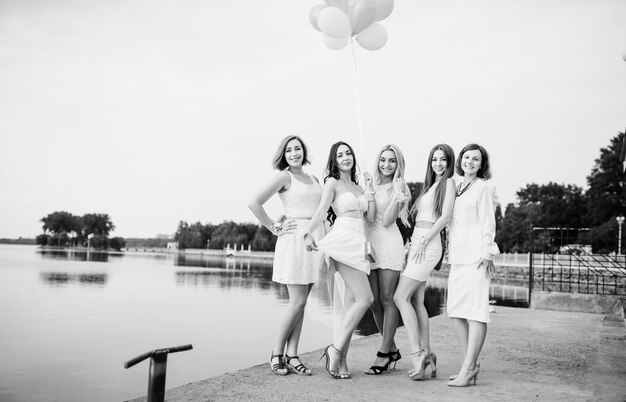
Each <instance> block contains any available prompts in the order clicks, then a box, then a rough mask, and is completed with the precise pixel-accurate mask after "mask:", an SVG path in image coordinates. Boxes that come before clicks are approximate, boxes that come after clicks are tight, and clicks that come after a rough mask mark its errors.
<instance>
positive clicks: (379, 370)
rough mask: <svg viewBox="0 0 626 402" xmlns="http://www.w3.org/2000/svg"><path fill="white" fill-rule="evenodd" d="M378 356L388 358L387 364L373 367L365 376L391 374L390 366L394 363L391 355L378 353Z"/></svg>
mask: <svg viewBox="0 0 626 402" xmlns="http://www.w3.org/2000/svg"><path fill="white" fill-rule="evenodd" d="M376 356H377V357H386V358H387V359H388V360H387V364H385V365H384V366H372V367H370V368H369V370H367V371H366V372H365V374H369V375H379V374H382V373H384V372H385V371H386V372H389V365H390V364H391V363H392V362H393V361H394V360H393V359H392V358H391V353H383V352H380V351H378V352H376Z"/></svg>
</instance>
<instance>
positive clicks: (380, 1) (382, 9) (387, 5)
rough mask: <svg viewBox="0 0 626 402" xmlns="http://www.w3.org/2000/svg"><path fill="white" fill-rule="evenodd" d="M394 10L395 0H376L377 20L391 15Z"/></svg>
mask: <svg viewBox="0 0 626 402" xmlns="http://www.w3.org/2000/svg"><path fill="white" fill-rule="evenodd" d="M392 11H393V0H376V21H382V20H384V19H385V18H387V17H389V14H391V12H392Z"/></svg>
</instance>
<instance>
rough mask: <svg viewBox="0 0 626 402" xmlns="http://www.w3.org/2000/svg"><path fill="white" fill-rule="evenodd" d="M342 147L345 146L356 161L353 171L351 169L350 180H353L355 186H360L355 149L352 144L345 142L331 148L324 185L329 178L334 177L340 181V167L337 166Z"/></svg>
mask: <svg viewBox="0 0 626 402" xmlns="http://www.w3.org/2000/svg"><path fill="white" fill-rule="evenodd" d="M341 145H345V146H346V147H348V149H349V150H350V153H351V154H352V157H353V159H354V163H353V164H352V169H350V180H352V181H353V182H354V183H355V184H359V179H357V176H356V155H355V154H354V149H352V147H351V146H350V144H348V143H346V142H344V141H338V142H336V143H334V144H333V145H332V146H331V147H330V152H329V153H328V162H326V171H325V172H326V177H324V183H326V180H328V178H329V177H333V178H335V179H337V180H339V178H340V176H339V166H337V150H338V149H339V147H340V146H341Z"/></svg>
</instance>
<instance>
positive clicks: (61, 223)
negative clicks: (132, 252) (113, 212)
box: [36, 211, 125, 250]
mask: <svg viewBox="0 0 626 402" xmlns="http://www.w3.org/2000/svg"><path fill="white" fill-rule="evenodd" d="M40 221H41V222H42V223H43V233H42V234H40V235H39V236H37V238H36V242H37V244H39V245H42V246H58V247H77V246H82V247H93V248H101V249H108V248H113V249H115V250H121V249H122V248H123V247H124V245H125V241H124V239H123V238H121V237H113V238H109V233H110V232H111V231H113V230H115V225H114V224H113V222H112V221H111V218H110V217H109V215H108V214H85V215H83V216H77V215H73V214H71V213H69V212H66V211H56V212H53V213H51V214H48V215H47V216H44V217H43V218H41V219H40Z"/></svg>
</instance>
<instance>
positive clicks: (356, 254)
mask: <svg viewBox="0 0 626 402" xmlns="http://www.w3.org/2000/svg"><path fill="white" fill-rule="evenodd" d="M332 207H333V210H334V211H335V214H336V215H337V219H335V223H334V224H333V226H332V227H331V229H330V231H329V232H328V234H327V235H326V236H325V237H323V238H322V239H321V240H320V241H318V242H317V248H318V249H319V251H321V252H323V253H324V255H325V258H326V261H327V262H329V263H330V260H331V259H332V260H335V261H338V262H341V263H343V264H345V265H348V266H350V267H352V268H355V269H358V270H359V271H363V272H365V273H366V274H368V275H369V273H370V263H369V261H367V260H366V259H365V229H364V222H363V211H365V210H366V209H367V199H366V198H365V195H364V194H362V195H361V196H359V197H358V198H357V197H356V196H355V195H354V194H353V193H352V192H350V191H346V192H345V193H342V194H340V195H339V196H338V197H337V198H336V199H335V201H334V202H333V204H332Z"/></svg>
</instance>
